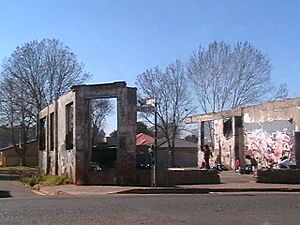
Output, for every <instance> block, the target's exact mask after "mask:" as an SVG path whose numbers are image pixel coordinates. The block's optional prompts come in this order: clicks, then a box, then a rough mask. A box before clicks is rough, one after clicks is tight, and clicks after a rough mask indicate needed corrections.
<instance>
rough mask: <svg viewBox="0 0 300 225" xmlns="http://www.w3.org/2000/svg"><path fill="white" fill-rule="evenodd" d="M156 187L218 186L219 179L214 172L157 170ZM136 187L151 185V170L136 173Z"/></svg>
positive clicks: (180, 169) (176, 169) (183, 169)
mask: <svg viewBox="0 0 300 225" xmlns="http://www.w3.org/2000/svg"><path fill="white" fill-rule="evenodd" d="M156 179H157V180H156V183H157V186H173V185H178V184H182V185H184V184H219V183H220V177H219V175H218V174H217V173H216V172H215V171H208V170H200V169H185V168H158V169H157V178H156ZM137 182H138V183H137V185H142V186H150V185H151V170H138V171H137Z"/></svg>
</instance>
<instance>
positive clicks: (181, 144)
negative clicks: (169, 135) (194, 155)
mask: <svg viewBox="0 0 300 225" xmlns="http://www.w3.org/2000/svg"><path fill="white" fill-rule="evenodd" d="M157 144H158V147H159V148H168V142H167V139H166V138H161V139H158V140H157ZM197 147H198V145H197V143H194V142H190V141H186V140H183V139H179V138H175V148H197Z"/></svg>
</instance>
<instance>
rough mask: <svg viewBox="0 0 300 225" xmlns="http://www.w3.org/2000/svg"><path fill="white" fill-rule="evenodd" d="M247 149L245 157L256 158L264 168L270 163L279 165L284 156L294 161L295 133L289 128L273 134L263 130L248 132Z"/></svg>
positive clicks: (246, 136) (246, 138)
mask: <svg viewBox="0 0 300 225" xmlns="http://www.w3.org/2000/svg"><path fill="white" fill-rule="evenodd" d="M245 148H246V149H245V155H250V156H251V157H254V158H255V159H257V160H258V162H259V163H260V164H261V165H262V166H267V165H268V162H275V163H277V162H278V161H279V160H280V158H281V157H282V156H287V157H289V158H291V159H292V160H293V161H294V160H295V150H294V132H293V131H291V130H288V129H287V128H285V129H283V130H282V131H275V132H272V133H268V132H266V131H265V130H263V129H254V130H251V131H247V132H246V134H245Z"/></svg>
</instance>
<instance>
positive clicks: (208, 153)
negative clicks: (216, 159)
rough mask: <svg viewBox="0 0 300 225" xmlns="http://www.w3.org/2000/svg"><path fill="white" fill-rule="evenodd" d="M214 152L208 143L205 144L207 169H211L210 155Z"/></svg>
mask: <svg viewBox="0 0 300 225" xmlns="http://www.w3.org/2000/svg"><path fill="white" fill-rule="evenodd" d="M212 156H213V155H212V152H211V151H210V149H209V146H208V145H205V146H204V161H205V168H206V169H210V165H209V159H210V157H212Z"/></svg>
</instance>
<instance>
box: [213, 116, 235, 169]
mask: <svg viewBox="0 0 300 225" xmlns="http://www.w3.org/2000/svg"><path fill="white" fill-rule="evenodd" d="M213 124H214V152H213V156H214V157H213V159H212V162H213V163H215V162H216V161H217V157H220V160H221V163H222V164H223V165H225V166H226V167H228V168H233V167H234V158H235V156H234V134H233V130H232V133H231V135H226V136H225V135H224V119H219V120H215V121H214V123H213Z"/></svg>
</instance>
